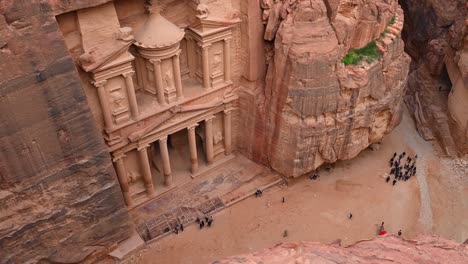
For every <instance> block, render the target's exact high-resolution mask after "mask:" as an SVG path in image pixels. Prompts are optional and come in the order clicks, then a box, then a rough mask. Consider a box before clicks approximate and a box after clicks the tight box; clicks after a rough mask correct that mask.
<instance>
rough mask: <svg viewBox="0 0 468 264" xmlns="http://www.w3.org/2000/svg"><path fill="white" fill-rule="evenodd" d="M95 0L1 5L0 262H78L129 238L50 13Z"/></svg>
mask: <svg viewBox="0 0 468 264" xmlns="http://www.w3.org/2000/svg"><path fill="white" fill-rule="evenodd" d="M97 2H99V1H74V3H75V4H76V6H75V7H73V6H72V5H73V4H70V1H67V3H68V4H65V1H49V2H47V1H9V0H7V1H1V2H0V61H1V63H0V111H1V113H2V114H1V117H0V119H1V120H0V131H1V133H0V263H36V262H39V261H42V262H43V263H77V262H80V261H83V260H84V259H85V258H86V257H87V256H89V255H91V254H93V253H94V252H105V251H106V250H107V249H108V247H110V246H112V245H113V244H115V243H117V242H119V241H121V240H122V239H125V238H126V237H127V235H128V234H129V229H130V228H129V226H130V223H129V216H128V213H127V209H126V208H125V205H124V203H123V200H122V197H121V193H120V188H119V185H118V183H117V180H116V176H115V172H114V169H113V167H112V163H111V160H110V157H109V155H108V153H107V151H106V149H105V147H104V143H103V141H102V139H101V135H100V134H99V132H98V131H97V129H96V125H95V123H94V121H93V118H92V116H91V113H90V111H89V108H88V104H87V102H86V97H85V95H84V91H83V89H82V87H81V84H80V80H79V77H78V74H77V72H76V68H75V66H74V63H73V61H72V59H71V57H70V56H69V54H68V51H67V48H66V47H65V43H64V42H63V38H62V35H61V33H60V31H59V29H58V25H57V23H56V21H55V17H54V12H56V11H57V10H58V9H59V8H62V7H63V8H68V9H73V8H76V7H83V6H87V5H91V4H96V3H97ZM100 2H104V1H100Z"/></svg>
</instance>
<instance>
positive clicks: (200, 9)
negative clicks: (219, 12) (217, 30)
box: [197, 4, 210, 19]
mask: <svg viewBox="0 0 468 264" xmlns="http://www.w3.org/2000/svg"><path fill="white" fill-rule="evenodd" d="M209 14H210V11H209V10H208V6H207V5H205V4H199V5H198V6H197V17H198V18H200V19H204V18H207V17H208V15H209Z"/></svg>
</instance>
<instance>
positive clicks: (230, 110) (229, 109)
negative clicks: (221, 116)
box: [223, 108, 233, 115]
mask: <svg viewBox="0 0 468 264" xmlns="http://www.w3.org/2000/svg"><path fill="white" fill-rule="evenodd" d="M232 110H233V109H232V108H227V109H224V110H223V112H224V113H225V114H226V115H230V114H231V112H232Z"/></svg>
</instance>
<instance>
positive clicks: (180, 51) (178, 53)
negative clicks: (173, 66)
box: [174, 49, 182, 58]
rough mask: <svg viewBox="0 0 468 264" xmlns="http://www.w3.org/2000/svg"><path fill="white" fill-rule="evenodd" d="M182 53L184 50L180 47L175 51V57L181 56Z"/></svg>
mask: <svg viewBox="0 0 468 264" xmlns="http://www.w3.org/2000/svg"><path fill="white" fill-rule="evenodd" d="M180 53H182V50H181V49H178V50H177V51H176V52H175V53H174V57H177V58H178V57H179V56H180Z"/></svg>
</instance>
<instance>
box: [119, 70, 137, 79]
mask: <svg viewBox="0 0 468 264" xmlns="http://www.w3.org/2000/svg"><path fill="white" fill-rule="evenodd" d="M133 74H135V72H134V71H129V72H125V73H122V76H123V77H124V78H128V77H129V76H132V75H133Z"/></svg>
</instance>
